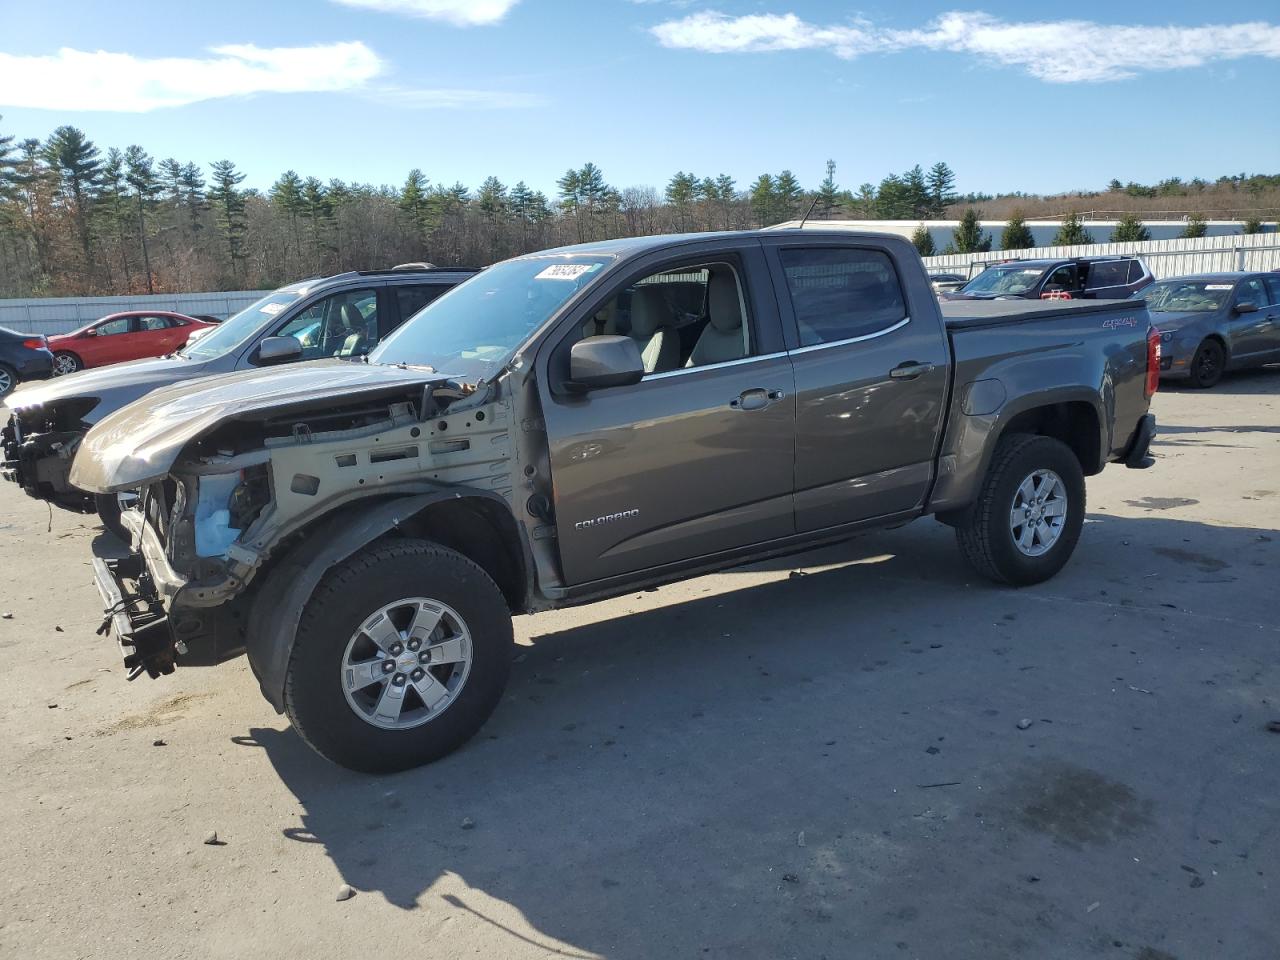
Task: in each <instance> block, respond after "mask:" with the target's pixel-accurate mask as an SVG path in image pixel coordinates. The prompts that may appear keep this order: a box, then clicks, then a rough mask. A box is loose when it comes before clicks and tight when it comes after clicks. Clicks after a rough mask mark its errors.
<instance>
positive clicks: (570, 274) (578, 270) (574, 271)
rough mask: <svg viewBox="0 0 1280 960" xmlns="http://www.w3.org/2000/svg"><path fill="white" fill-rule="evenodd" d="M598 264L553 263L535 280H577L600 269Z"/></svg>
mask: <svg viewBox="0 0 1280 960" xmlns="http://www.w3.org/2000/svg"><path fill="white" fill-rule="evenodd" d="M599 266H600V264H598V263H553V264H552V265H551V266H549V267H547V268H546V269H545V270H543V271H542V272H541V273H539V274H538V275H537V276H535V277H534V278H533V279H535V280H577V279H578V278H579V277H581V276H582V275H583V274H584V273H590V272H591V271H592V270H595V269H596V268H597V267H599Z"/></svg>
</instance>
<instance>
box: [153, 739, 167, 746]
mask: <svg viewBox="0 0 1280 960" xmlns="http://www.w3.org/2000/svg"><path fill="white" fill-rule="evenodd" d="M151 745H152V746H153V747H167V746H168V745H169V744H168V743H166V742H165V741H163V740H152V741H151Z"/></svg>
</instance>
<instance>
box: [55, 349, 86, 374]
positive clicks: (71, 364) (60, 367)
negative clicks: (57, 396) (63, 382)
mask: <svg viewBox="0 0 1280 960" xmlns="http://www.w3.org/2000/svg"><path fill="white" fill-rule="evenodd" d="M83 369H84V363H83V362H82V361H81V360H80V358H79V357H77V356H76V355H75V354H74V353H70V352H69V351H66V350H59V351H58V352H57V353H55V354H54V355H53V375H54V376H55V377H65V376H66V375H67V374H68V373H75V372H76V371H77V370H83Z"/></svg>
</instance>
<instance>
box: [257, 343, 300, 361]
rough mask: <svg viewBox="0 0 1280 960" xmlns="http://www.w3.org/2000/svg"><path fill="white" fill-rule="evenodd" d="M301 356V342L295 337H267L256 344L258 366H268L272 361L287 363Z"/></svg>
mask: <svg viewBox="0 0 1280 960" xmlns="http://www.w3.org/2000/svg"><path fill="white" fill-rule="evenodd" d="M301 357H302V344H301V343H299V342H298V338H297V337H267V339H265V340H263V341H262V343H260V344H258V356H257V361H256V362H257V363H258V365H259V366H263V367H265V366H270V365H271V364H274V363H288V362H289V361H291V360H298V359H300V358H301Z"/></svg>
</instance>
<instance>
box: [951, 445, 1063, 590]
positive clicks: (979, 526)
mask: <svg viewBox="0 0 1280 960" xmlns="http://www.w3.org/2000/svg"><path fill="white" fill-rule="evenodd" d="M1037 477H1038V478H1039V481H1038V483H1037V479H1036V478H1037ZM1052 481H1056V485H1054V484H1053V483H1052ZM1027 484H1030V486H1029V487H1028V486H1027ZM1028 490H1030V491H1031V492H1032V493H1037V492H1039V493H1041V495H1042V496H1046V497H1047V499H1046V500H1045V501H1044V504H1043V508H1041V507H1039V506H1038V505H1037V503H1036V500H1035V499H1034V497H1033V498H1032V499H1028V498H1027V496H1026V493H1027V491H1028ZM1045 491H1047V493H1046V492H1045ZM1059 502H1063V506H1062V507H1061V510H1062V512H1061V514H1058V513H1057V511H1056V509H1055V506H1054V505H1055V504H1057V503H1059ZM1027 505H1029V506H1027ZM1015 509H1018V510H1019V515H1018V516H1017V517H1015V516H1014V510H1015ZM1028 511H1029V512H1028ZM1037 511H1039V512H1037ZM1084 512H1085V490H1084V472H1083V471H1082V470H1081V468H1080V461H1078V460H1077V459H1076V455H1075V454H1074V453H1073V452H1072V451H1071V448H1070V447H1068V446H1067V445H1066V444H1065V443H1063V442H1062V441H1060V440H1055V439H1053V438H1052V437H1039V436H1032V435H1030V434H1014V435H1013V436H1009V437H1002V438H1001V439H1000V442H999V443H998V445H997V446H996V452H995V456H994V457H992V460H991V467H990V468H989V469H988V471H987V476H986V479H985V480H984V481H983V483H982V490H981V491H980V493H979V494H978V501H977V503H975V504H974V505H973V508H972V509H971V510H970V511H969V513H968V515H967V516H966V517H965V518H964V520H963V521H962V522H960V523H959V524H957V526H956V539H957V541H958V542H959V544H960V550H961V552H962V553H963V554H964V558H965V559H966V560H967V561H969V564H970V565H971V566H972V567H973V568H974V569H975V570H976V571H977V572H978V573H980V574H982V575H983V576H984V577H988V578H989V579H991V580H994V581H996V582H997V583H1007V584H1012V585H1013V586H1017V587H1024V586H1030V585H1031V584H1033V583H1041V582H1043V581H1045V580H1048V579H1049V578H1050V577H1052V576H1053V575H1054V574H1056V573H1057V572H1058V571H1059V570H1061V569H1062V568H1063V567H1064V566H1065V565H1066V563H1067V561H1068V560H1070V559H1071V554H1072V552H1074V550H1075V548H1076V543H1077V542H1078V541H1079V539H1080V531H1081V529H1083V527H1084ZM1028 516H1029V517H1030V525H1031V526H1032V527H1034V528H1038V529H1033V530H1032V531H1031V532H1030V533H1029V532H1028V525H1027V524H1028V520H1027V518H1028ZM1059 516H1060V517H1061V523H1060V524H1055V520H1056V519H1057V518H1058V517H1059ZM1016 520H1022V521H1023V523H1022V524H1021V525H1015V523H1016ZM1018 540H1022V541H1023V544H1024V545H1022V546H1020V545H1019V542H1018ZM1028 541H1029V542H1028Z"/></svg>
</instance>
